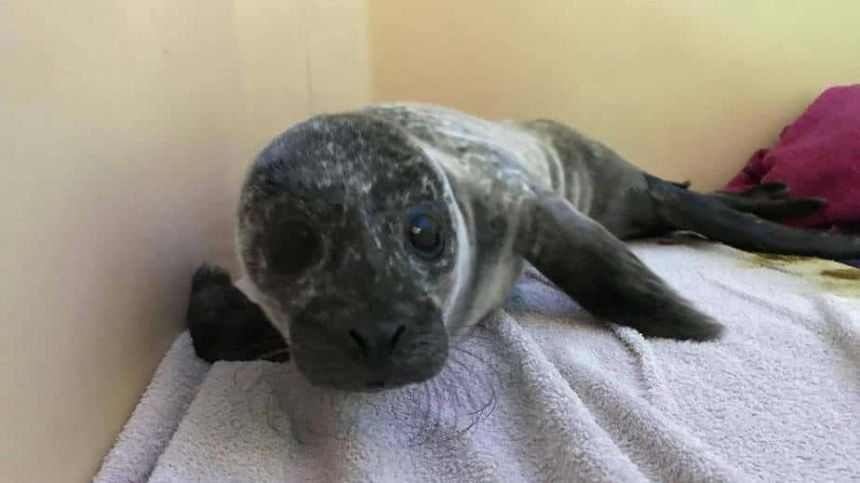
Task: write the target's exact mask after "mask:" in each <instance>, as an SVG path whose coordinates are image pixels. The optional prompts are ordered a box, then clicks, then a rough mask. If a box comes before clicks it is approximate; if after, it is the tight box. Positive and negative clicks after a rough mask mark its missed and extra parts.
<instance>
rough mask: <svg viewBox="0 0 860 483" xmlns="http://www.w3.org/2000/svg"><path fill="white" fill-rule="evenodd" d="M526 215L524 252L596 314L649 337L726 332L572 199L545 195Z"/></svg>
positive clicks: (708, 336)
mask: <svg viewBox="0 0 860 483" xmlns="http://www.w3.org/2000/svg"><path fill="white" fill-rule="evenodd" d="M525 216H526V217H527V222H526V223H524V224H523V231H522V233H521V234H520V237H519V238H518V246H517V248H518V251H519V253H520V254H521V255H522V256H523V257H525V258H526V260H528V261H529V262H530V263H531V264H532V265H534V266H535V268H537V269H538V270H540V271H541V273H543V274H544V275H545V276H546V277H547V278H549V279H550V280H551V281H552V282H553V283H555V284H556V285H557V286H558V287H559V288H561V289H562V290H563V291H564V292H565V293H567V294H568V295H570V296H571V297H572V298H573V299H574V300H576V301H577V303H579V304H580V305H581V306H582V307H583V308H584V309H585V310H587V311H588V312H590V313H591V314H593V315H595V316H597V317H599V318H601V319H603V320H605V321H607V322H614V323H618V324H622V325H629V326H631V327H634V328H636V329H638V330H639V331H640V332H642V333H643V334H644V335H646V336H656V337H669V338H674V339H692V340H708V339H714V338H716V337H718V336H719V335H720V333H721V332H722V329H723V327H722V326H721V325H720V324H717V323H716V322H714V321H713V320H711V319H710V318H709V317H707V316H706V315H704V314H702V313H701V312H699V311H697V310H696V309H695V308H693V307H692V306H691V305H690V304H689V303H688V302H686V301H685V300H684V299H682V298H681V297H680V296H679V295H678V294H677V293H675V291H673V290H672V289H671V288H670V287H669V286H668V285H666V283H665V282H663V281H662V280H661V279H660V278H659V277H658V276H657V275H656V274H655V273H653V272H652V271H651V270H649V269H648V267H646V266H645V265H644V264H643V263H642V262H641V261H639V259H638V258H637V257H636V256H635V255H634V254H633V253H631V252H630V250H628V249H627V247H626V246H625V245H624V243H622V242H621V241H620V240H618V239H617V238H615V237H614V236H613V235H612V234H611V233H609V232H608V231H607V230H606V229H605V228H603V227H602V226H601V225H600V224H598V223H597V222H595V221H593V220H591V219H590V218H588V217H586V216H584V215H582V214H581V213H579V212H578V211H576V209H574V207H573V206H572V205H571V204H570V203H568V202H567V201H566V200H564V199H562V198H558V197H554V196H547V197H544V198H542V199H540V200H538V201H536V202H535V203H534V204H533V205H531V206H530V207H529V208H528V210H527V213H526V214H525Z"/></svg>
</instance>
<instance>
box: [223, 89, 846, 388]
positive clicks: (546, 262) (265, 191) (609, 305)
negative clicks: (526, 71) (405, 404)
mask: <svg viewBox="0 0 860 483" xmlns="http://www.w3.org/2000/svg"><path fill="white" fill-rule="evenodd" d="M720 196H723V199H720ZM690 197H692V198H690ZM741 198H743V197H735V196H725V195H712V196H706V195H699V194H696V193H693V192H690V191H687V190H686V185H682V184H671V183H667V182H663V181H661V180H658V179H656V178H653V177H650V176H648V175H647V174H645V173H643V172H642V171H640V170H639V169H637V168H635V167H634V166H632V165H631V164H629V163H628V162H626V161H624V160H623V159H621V158H620V157H619V156H618V155H616V154H615V153H614V152H613V151H612V150H610V149H609V148H607V147H606V146H604V145H602V144H600V143H599V142H597V141H594V140H591V139H589V138H587V137H585V136H583V135H581V134H579V133H577V132H576V131H574V130H572V129H570V128H568V127H566V126H563V125H561V124H558V123H555V122H551V121H534V122H529V123H506V122H491V121H486V120H482V119H478V118H475V117H471V116H468V115H466V114H463V113H460V112H457V111H454V110H450V109H445V108H441V107H435V106H426V105H412V104H396V105H381V106H372V107H370V108H367V109H364V110H361V111H358V112H352V113H346V114H338V115H323V116H317V117H314V118H312V119H310V120H308V121H305V122H303V123H300V124H298V125H296V126H294V127H292V128H290V129H289V130H287V131H286V132H284V133H283V134H281V135H280V136H278V137H277V138H276V139H275V140H274V141H273V142H272V143H271V144H270V145H269V146H268V147H267V148H265V150H263V152H262V153H261V154H260V156H259V158H258V159H257V160H256V162H255V163H254V165H253V167H252V168H251V170H250V173H249V175H248V178H247V181H246V184H245V186H244V189H243V193H242V200H241V207H240V210H239V224H240V228H239V250H240V257H241V260H242V263H243V264H244V267H245V269H246V273H247V275H248V279H249V281H250V282H251V285H252V298H253V299H254V301H255V302H257V303H259V304H260V305H261V306H262V308H263V309H264V311H265V313H266V315H267V316H268V318H269V319H270V320H271V322H272V323H273V324H274V326H275V327H277V329H278V330H279V331H280V332H281V333H282V334H284V335H285V337H286V338H287V340H288V342H289V344H290V345H291V347H290V352H291V355H292V357H293V358H294V360H295V362H296V364H297V366H298V368H299V370H300V371H301V372H302V373H303V374H304V375H305V376H306V377H308V379H309V380H310V381H311V382H314V383H316V384H320V385H327V386H332V387H337V388H342V389H347V390H367V389H379V388H387V387H396V386H400V385H404V384H408V383H413V382H418V381H422V380H425V379H427V378H429V377H432V376H433V375H434V374H436V373H437V372H438V371H439V370H440V369H441V367H442V366H443V365H444V363H445V361H446V358H447V354H448V349H449V344H455V343H456V339H457V338H458V337H459V336H460V335H462V334H463V333H464V332H465V331H466V330H468V329H469V328H470V327H471V326H473V325H474V324H476V323H478V322H479V321H480V320H481V319H482V318H483V317H485V316H486V315H487V314H488V313H489V312H490V311H492V310H494V309H496V308H497V307H498V306H499V305H500V304H501V302H502V301H503V300H504V298H505V297H506V296H507V294H508V293H509V291H510V290H511V288H512V287H513V285H514V284H515V283H516V281H517V280H518V278H519V277H520V275H521V273H522V269H523V267H524V264H525V262H526V261H528V262H530V263H532V264H533V265H535V267H536V268H538V269H539V270H540V271H542V272H543V273H544V274H545V275H546V276H547V277H548V278H549V279H550V280H552V281H553V282H554V283H556V284H557V285H558V286H559V287H560V288H561V289H563V290H564V291H565V292H567V293H568V294H569V295H571V296H572V297H573V298H574V299H575V300H577V301H578V302H579V303H580V304H581V305H582V306H583V307H584V308H585V309H587V310H588V311H590V312H591V313H592V314H594V315H595V316H597V317H599V318H602V319H604V320H607V321H612V322H616V323H621V324H627V325H631V326H634V327H636V328H637V329H638V330H640V331H641V332H643V333H644V334H646V335H650V336H661V337H674V338H679V339H693V340H707V339H712V338H714V337H716V336H718V335H719V334H720V332H721V329H722V327H721V326H720V325H719V324H717V323H715V322H714V321H713V320H711V319H710V318H709V317H707V316H706V315H704V314H702V313H701V312H699V311H697V310H696V309H695V308H693V307H692V306H691V305H690V304H689V303H687V302H686V301H684V300H683V299H682V298H681V297H679V296H678V295H677V294H676V293H675V292H674V291H673V290H672V289H670V288H669V287H668V286H667V285H666V284H665V283H664V282H663V281H662V280H660V278H659V277H657V276H656V275H655V274H654V273H652V272H651V271H650V270H649V269H648V268H647V267H645V266H644V265H643V264H642V263H641V262H640V261H639V260H638V259H637V258H636V257H635V256H634V255H633V254H632V253H631V252H630V251H629V250H628V249H627V248H626V247H625V246H624V244H623V243H622V242H620V241H619V239H629V238H635V237H642V236H651V235H657V234H661V233H666V232H668V231H671V230H676V229H684V228H689V227H685V226H682V225H683V223H685V222H684V221H683V220H686V219H689V218H696V216H698V217H701V218H702V219H703V220H705V223H707V222H709V221H710V222H714V223H716V224H719V225H720V226H721V227H722V228H720V230H723V231H726V232H728V233H730V234H731V236H729V237H728V238H729V239H730V240H731V241H733V242H735V244H736V245H739V246H743V245H744V243H746V242H748V241H749V240H756V242H755V243H754V245H755V246H756V247H759V248H761V247H763V248H764V249H765V250H767V248H768V246H770V245H773V243H772V242H773V240H770V239H769V237H773V236H775V237H776V238H779V237H780V236H782V235H784V234H785V233H786V232H785V230H789V231H788V233H790V234H791V235H792V236H795V238H798V237H799V238H798V239H797V240H795V242H793V243H794V244H793V245H792V244H789V245H788V246H779V249H780V250H787V251H792V250H796V249H798V247H799V248H804V247H806V248H808V245H809V243H811V242H810V240H813V241H814V240H817V239H818V238H815V236H813V235H811V234H809V233H805V232H803V233H801V234H800V235H798V234H797V233H799V232H797V231H796V230H790V229H784V228H781V227H778V226H777V225H775V224H772V223H768V222H765V221H763V220H761V219H759V218H756V217H753V216H752V215H746V214H743V213H740V212H739V211H736V210H734V209H732V208H729V205H731V203H733V202H737V204H738V206H735V208H739V209H745V210H746V211H754V209H755V208H756V207H760V206H761V203H756V202H751V203H750V202H748V201H749V200H746V201H743V202H740V201H737V200H739V199H741ZM691 199H692V201H690V200H691ZM678 200H682V201H681V202H679V201H678ZM765 201H766V202H768V203H771V204H773V203H774V200H772V199H769V198H768V199H764V200H763V201H762V202H765ZM783 201H784V200H783ZM744 203H747V205H748V206H746V207H744ZM776 205H777V206H778V207H779V206H784V203H782V204H780V202H779V200H777V202H776ZM691 206H692V208H691ZM818 206H820V200H806V204H805V205H804V206H803V207H799V208H797V210H796V211H797V212H798V213H796V214H799V212H800V211H802V210H804V209H805V210H807V211H809V210H812V209H815V208H817V207H818ZM691 210H694V211H691ZM721 210H722V211H721ZM416 211H418V212H427V213H432V214H433V216H435V217H436V218H437V219H438V220H440V223H441V225H442V234H443V238H444V250H443V251H442V253H441V255H440V256H438V258H435V259H432V260H426V259H422V258H421V257H418V256H416V255H415V253H413V252H412V251H410V248H409V246H407V243H406V242H405V240H406V238H407V237H406V236H405V233H406V232H405V225H406V223H407V220H408V219H409V216H410V213H414V212H416ZM784 211H785V210H784ZM789 211H790V210H789ZM715 212H716V213H718V214H720V216H721V217H722V218H720V219H709V217H710V216H711V215H712V214H713V213H715ZM727 213H728V214H727ZM783 214H785V213H783ZM789 214H790V213H789ZM746 216H749V217H751V218H754V219H755V221H754V223H750V221H749V219H747V218H745V217H746ZM678 220H682V221H681V222H679V221H678ZM752 225H755V226H754V227H753V228H751V226H752ZM762 227H764V231H762V229H763V228H762ZM700 228H701V227H697V229H695V230H694V231H698V232H700V233H702V232H703V234H704V235H706V236H708V237H711V238H716V239H720V232H719V231H713V230H710V231H709V230H708V228H707V226H706V227H705V228H704V229H700ZM755 230H759V232H758V233H754V232H755ZM739 233H740V234H741V235H743V234H746V235H745V236H740V235H738V234H739ZM836 240H837V241H836V242H835V244H834V245H833V246H829V248H828V250H825V251H824V252H823V253H822V254H824V255H831V254H833V253H834V252H833V250H836V252H835V253H836V254H842V253H858V252H860V243H858V241H857V240H856V239H848V238H839V239H836ZM777 245H778V244H777ZM831 249H832V250H831ZM840 250H841V251H840ZM807 251H809V250H807ZM812 251H813V252H814V251H815V250H814V249H813V250H812Z"/></svg>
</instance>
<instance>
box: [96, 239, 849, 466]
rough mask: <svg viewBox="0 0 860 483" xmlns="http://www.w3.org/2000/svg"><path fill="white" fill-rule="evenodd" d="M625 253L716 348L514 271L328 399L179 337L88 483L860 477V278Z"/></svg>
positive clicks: (703, 249) (796, 266)
mask: <svg viewBox="0 0 860 483" xmlns="http://www.w3.org/2000/svg"><path fill="white" fill-rule="evenodd" d="M633 248H634V250H635V251H636V253H637V254H638V255H639V256H640V257H642V258H643V260H644V261H645V262H646V263H647V264H648V265H649V266H650V267H651V268H652V269H654V270H655V271H656V272H657V273H658V274H660V275H662V276H663V277H665V278H666V279H667V281H668V282H669V283H670V285H672V286H674V287H675V288H676V289H677V290H678V291H680V292H681V293H682V294H684V295H686V296H687V297H689V298H691V299H692V300H693V301H694V302H695V303H696V305H697V306H698V307H699V308H701V309H702V310H703V311H705V312H706V313H708V314H710V315H712V316H713V317H714V318H716V319H717V320H719V321H721V322H723V323H724V324H726V325H727V327H728V332H727V335H726V337H725V338H724V339H722V340H720V341H717V342H710V343H692V342H678V341H672V340H662V339H648V340H646V339H644V338H643V337H642V336H641V335H640V334H639V333H637V332H636V331H634V330H633V329H629V328H623V327H614V326H609V327H608V326H606V325H604V324H599V323H595V322H593V321H592V320H591V318H590V317H589V316H588V315H587V314H586V313H585V312H583V311H582V310H581V309H580V308H579V307H578V306H577V305H576V304H575V303H573V302H572V301H571V300H570V299H569V298H567V297H566V296H565V295H564V294H563V293H561V292H560V291H558V290H557V289H556V288H555V287H553V286H552V284H550V283H549V282H548V281H547V280H546V279H544V278H543V277H542V276H541V275H540V274H539V273H537V272H536V271H534V270H531V269H530V270H528V272H527V274H526V276H525V277H524V279H523V281H522V282H521V283H520V284H519V285H518V286H517V288H516V289H515V291H514V292H513V293H512V294H511V296H510V298H509V299H508V301H507V302H506V304H505V306H504V309H503V310H500V311H498V312H497V313H496V314H495V315H493V316H491V317H490V318H489V319H488V320H486V321H485V322H484V323H482V324H481V325H480V326H478V327H476V328H475V329H474V331H473V332H472V333H471V335H470V336H468V337H467V338H466V339H464V340H462V342H461V343H460V344H459V345H458V346H457V348H456V349H454V350H452V353H451V358H450V362H449V364H448V366H447V367H446V369H445V370H444V371H443V372H442V373H441V374H440V375H439V376H438V377H436V378H434V379H432V380H431V381H429V382H426V383H423V384H419V385H413V386H408V387H406V388H403V389H400V390H394V391H386V392H381V393H375V394H345V393H336V392H330V391H327V390H322V389H318V388H315V387H312V386H310V385H309V384H308V383H307V382H306V381H305V380H304V379H303V378H302V377H301V376H300V375H299V374H298V373H297V372H296V370H295V368H294V367H293V366H292V365H291V364H288V363H287V364H276V363H270V362H262V361H260V362H241V363H240V362H218V363H216V364H214V365H212V366H211V369H209V370H208V372H206V371H205V370H201V366H202V365H201V363H200V362H199V361H197V360H194V356H193V350H192V348H191V344H190V340H189V338H188V336H187V335H183V336H182V337H181V338H180V339H178V340H177V342H176V343H175V344H174V346H173V348H172V349H171V351H170V353H169V354H168V356H167V357H166V358H165V360H164V362H163V363H162V366H161V368H160V369H159V370H158V373H157V374H156V376H155V379H154V380H153V382H152V385H151V386H150V388H149V390H148V391H147V393H146V395H145V396H144V397H143V399H142V400H141V403H140V405H139V406H138V408H137V410H136V411H135V413H134V415H133V416H132V418H131V420H130V421H129V423H128V425H127V427H126V429H125V430H124V432H123V434H122V435H121V436H120V438H119V440H118V443H117V445H116V447H115V448H114V449H113V451H112V452H111V453H110V455H109V456H108V458H107V459H106V462H105V464H104V467H103V468H102V470H101V472H100V473H99V475H98V476H97V478H96V481H110V482H113V481H145V480H147V479H148V480H149V481H154V482H175V481H183V482H184V481H207V482H225V481H264V482H265V481H301V482H306V481H397V482H409V481H446V482H447V481H464V482H476V481H478V482H480V481H553V482H556V481H572V480H573V481H648V480H652V481H733V482H734V481H747V480H768V481H858V479H860V459H858V455H860V280H858V274H860V271H858V270H855V269H853V268H850V267H847V266H844V265H838V264H835V263H831V262H824V261H819V260H813V259H800V258H797V259H795V258H789V257H773V256H768V257H760V256H757V255H752V254H746V253H742V252H739V251H737V250H733V249H730V248H726V247H724V246H721V245H717V244H710V243H704V242H703V243H697V244H696V245H695V246H659V245H654V244H647V243H639V244H635V245H634V247H633ZM189 401H190V404H188V402H189ZM168 428H172V429H171V431H172V434H171V435H169V436H168V432H169V431H168Z"/></svg>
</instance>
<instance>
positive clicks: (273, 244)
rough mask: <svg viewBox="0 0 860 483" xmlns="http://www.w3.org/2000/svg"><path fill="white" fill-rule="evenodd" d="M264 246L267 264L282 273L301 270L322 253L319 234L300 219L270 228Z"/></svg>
mask: <svg viewBox="0 0 860 483" xmlns="http://www.w3.org/2000/svg"><path fill="white" fill-rule="evenodd" d="M266 248H267V249H266V252H267V256H268V259H269V266H270V267H271V268H272V269H273V270H274V271H275V272H276V273H279V274H282V275H288V274H296V273H298V272H301V271H302V270H304V269H305V268H307V267H309V266H310V265H312V264H313V263H316V262H317V261H318V260H319V259H320V256H321V255H322V242H321V241H320V236H319V235H318V234H317V233H316V231H314V229H313V228H311V227H310V226H308V225H307V224H306V223H303V222H300V221H288V222H286V223H282V224H279V225H276V226H274V227H272V228H270V231H269V240H268V242H267V243H266Z"/></svg>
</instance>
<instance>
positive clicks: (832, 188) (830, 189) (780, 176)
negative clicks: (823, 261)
mask: <svg viewBox="0 0 860 483" xmlns="http://www.w3.org/2000/svg"><path fill="white" fill-rule="evenodd" d="M772 181H782V182H784V183H785V184H786V185H788V188H789V191H790V193H791V194H792V195H793V196H820V197H823V198H826V199H827V205H826V206H825V207H824V209H823V210H821V211H820V212H819V213H816V214H814V215H811V216H808V217H805V218H803V219H800V220H792V221H791V222H786V224H790V225H794V226H805V227H815V228H824V229H836V230H839V231H846V232H855V231H857V230H858V229H859V228H860V84H858V85H852V86H840V87H832V88H830V89H827V90H826V91H824V93H822V94H821V95H820V96H819V97H818V98H817V99H816V100H815V101H814V102H813V103H812V105H810V106H809V107H808V108H807V110H806V112H804V113H803V114H802V115H801V116H800V117H799V118H798V119H797V120H796V121H795V122H794V123H793V124H791V125H789V126H787V127H786V128H785V129H783V131H782V133H781V134H780V137H779V142H777V144H776V146H774V147H772V148H771V149H762V150H759V151H758V152H756V153H755V154H754V155H753V156H752V158H750V160H749V161H748V162H747V165H746V166H745V167H744V168H743V170H742V171H741V172H740V173H739V174H738V175H737V176H735V177H734V178H733V179H732V180H731V181H730V182H729V183H728V185H727V186H726V188H725V191H728V192H734V191H740V190H742V189H745V188H751V187H753V186H756V185H759V184H761V183H766V182H772Z"/></svg>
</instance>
